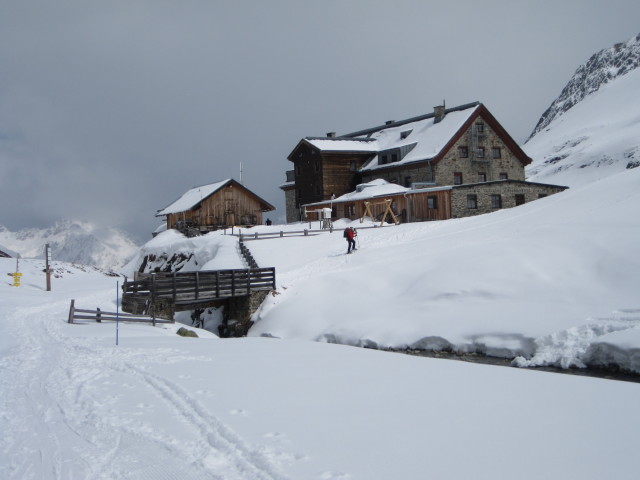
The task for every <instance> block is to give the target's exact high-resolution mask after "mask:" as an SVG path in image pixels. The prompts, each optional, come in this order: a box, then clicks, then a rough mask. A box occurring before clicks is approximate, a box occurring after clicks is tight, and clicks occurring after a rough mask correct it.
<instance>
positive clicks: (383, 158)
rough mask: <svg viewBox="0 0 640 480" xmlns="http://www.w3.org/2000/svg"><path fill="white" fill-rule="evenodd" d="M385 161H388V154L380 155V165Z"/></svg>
mask: <svg viewBox="0 0 640 480" xmlns="http://www.w3.org/2000/svg"><path fill="white" fill-rule="evenodd" d="M385 163H387V156H386V155H381V156H380V165H384V164H385Z"/></svg>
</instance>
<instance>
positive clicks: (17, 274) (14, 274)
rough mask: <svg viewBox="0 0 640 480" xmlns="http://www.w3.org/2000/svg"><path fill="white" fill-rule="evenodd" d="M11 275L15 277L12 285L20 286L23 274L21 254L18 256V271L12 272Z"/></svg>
mask: <svg viewBox="0 0 640 480" xmlns="http://www.w3.org/2000/svg"><path fill="white" fill-rule="evenodd" d="M11 276H12V277H13V285H12V286H14V287H19V286H20V277H22V274H21V273H20V254H18V256H17V257H16V273H12V274H11Z"/></svg>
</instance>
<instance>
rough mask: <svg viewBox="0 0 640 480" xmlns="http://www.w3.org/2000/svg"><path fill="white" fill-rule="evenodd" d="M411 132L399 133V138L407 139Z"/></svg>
mask: <svg viewBox="0 0 640 480" xmlns="http://www.w3.org/2000/svg"><path fill="white" fill-rule="evenodd" d="M411 132H413V130H405V131H404V132H400V138H407V137H408V136H409V134H410V133H411Z"/></svg>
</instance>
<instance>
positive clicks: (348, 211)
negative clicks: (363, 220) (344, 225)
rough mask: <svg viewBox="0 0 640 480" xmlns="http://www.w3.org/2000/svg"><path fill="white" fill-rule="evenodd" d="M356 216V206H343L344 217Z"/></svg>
mask: <svg viewBox="0 0 640 480" xmlns="http://www.w3.org/2000/svg"><path fill="white" fill-rule="evenodd" d="M355 214H356V206H355V205H354V204H351V205H345V206H344V215H345V216H346V217H353V216H354V215H355Z"/></svg>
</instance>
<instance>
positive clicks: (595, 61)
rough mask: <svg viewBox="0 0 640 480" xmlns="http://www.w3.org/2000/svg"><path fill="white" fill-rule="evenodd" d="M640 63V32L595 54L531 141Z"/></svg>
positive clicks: (562, 95)
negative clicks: (555, 121)
mask: <svg viewBox="0 0 640 480" xmlns="http://www.w3.org/2000/svg"><path fill="white" fill-rule="evenodd" d="M638 66H640V34H638V35H637V36H635V37H633V38H631V39H630V40H628V41H627V42H625V43H617V44H616V45H614V46H613V47H610V48H605V49H603V50H601V51H599V52H598V53H595V54H593V55H592V56H591V58H589V60H588V61H587V62H586V63H585V64H583V65H580V66H579V67H578V69H577V70H576V72H575V73H574V74H573V77H572V78H571V80H570V81H569V83H567V85H566V86H565V87H564V89H563V90H562V92H561V93H560V96H559V97H558V98H557V99H556V100H554V102H553V103H552V104H551V106H550V107H549V108H548V109H547V110H546V111H545V112H544V113H543V114H542V117H540V120H539V121H538V124H537V125H536V127H535V128H534V129H533V132H532V133H531V136H530V137H529V140H530V139H531V138H533V137H534V136H535V135H536V134H538V133H539V132H541V131H542V130H544V129H545V128H546V127H547V126H548V125H549V124H550V123H551V122H552V121H553V120H555V119H556V118H558V117H560V116H562V115H563V114H564V113H565V112H567V111H568V110H569V109H571V108H572V107H573V106H574V105H576V104H578V103H580V102H581V101H582V100H583V99H584V98H586V97H587V96H589V95H591V94H592V93H595V92H597V91H598V90H599V89H600V88H601V87H602V86H603V85H605V84H607V83H609V82H611V81H613V80H615V79H616V78H618V77H621V76H623V75H625V74H627V73H629V72H631V71H632V70H634V69H636V68H638Z"/></svg>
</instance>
